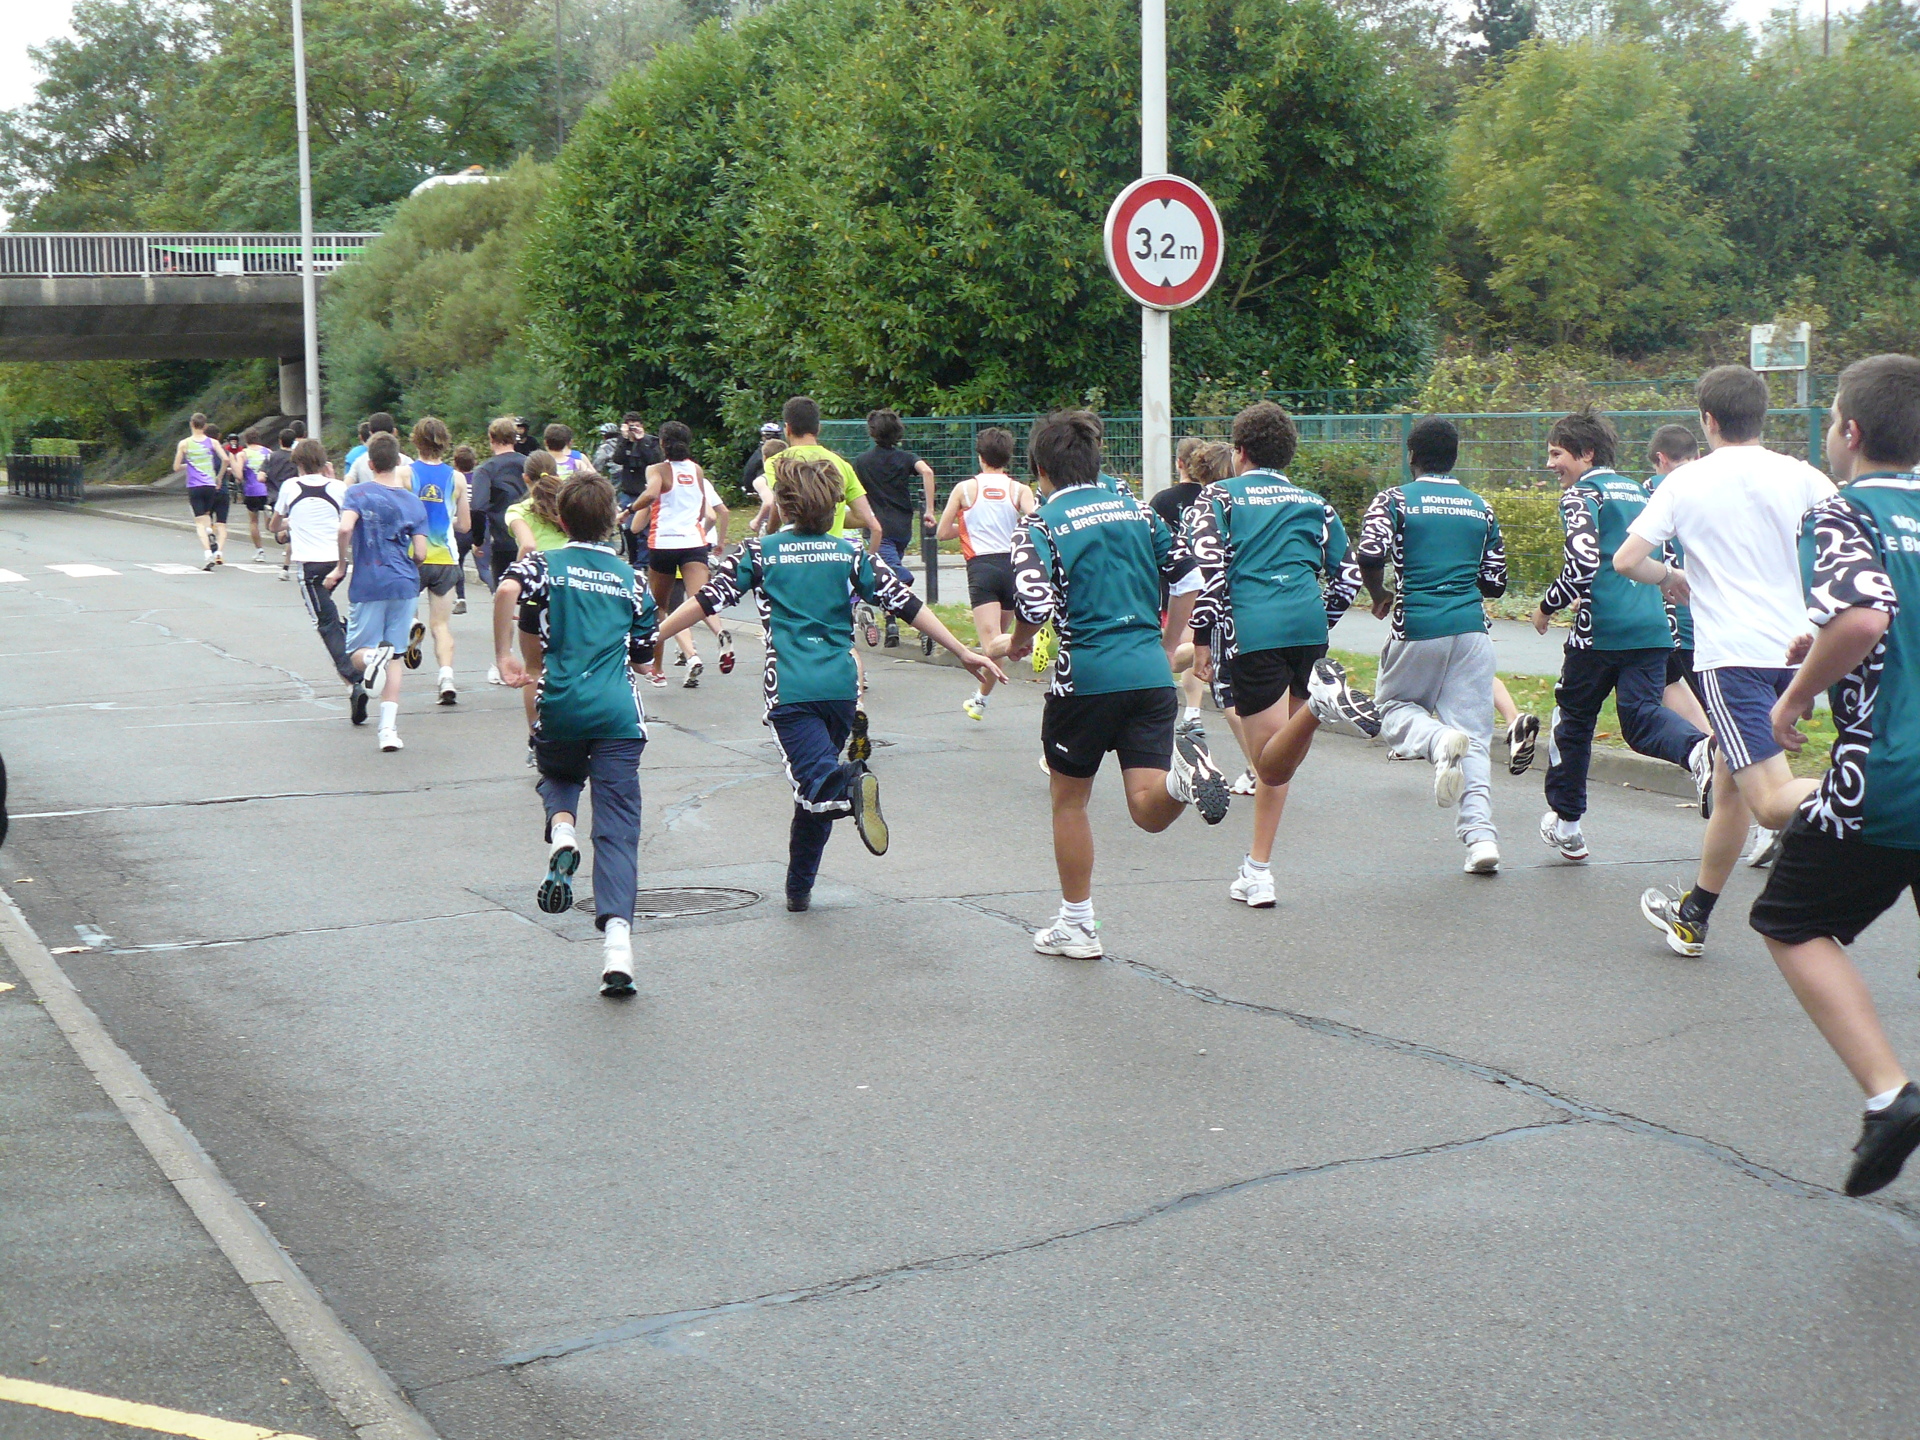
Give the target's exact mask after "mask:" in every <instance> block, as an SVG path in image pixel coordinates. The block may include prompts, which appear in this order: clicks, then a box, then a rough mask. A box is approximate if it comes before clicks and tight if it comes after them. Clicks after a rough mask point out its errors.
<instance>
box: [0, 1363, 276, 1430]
mask: <svg viewBox="0 0 1920 1440" xmlns="http://www.w3.org/2000/svg"><path fill="white" fill-rule="evenodd" d="M0 1400H11V1401H13V1402H14V1403H15V1404H17V1405H33V1406H37V1407H38V1408H39V1409H42V1410H58V1411H59V1412H60V1413H61V1414H63V1415H80V1416H84V1417H85V1418H86V1419H88V1420H104V1421H106V1422H107V1423H108V1424H109V1425H130V1426H132V1427H133V1428H134V1429H136V1430H150V1431H153V1432H155V1433H157V1434H161V1435H185V1436H186V1437H187V1440H308V1437H307V1436H304V1435H295V1434H293V1433H292V1432H291V1431H288V1430H262V1429H261V1428H260V1427H259V1426H258V1425H242V1424H239V1423H238V1422H236V1421H233V1420H221V1419H219V1418H218V1417H216V1416H213V1415H190V1414H188V1413H187V1412H186V1411H185V1410H168V1409H165V1408H163V1407H161V1406H159V1405H141V1404H139V1403H138V1402H136V1401H133V1400H115V1399H114V1398H113V1397H111V1396H109V1395H89V1394H87V1392H86V1391H84V1390H67V1389H64V1388H62V1387H61V1386H58V1385H41V1384H39V1383H38V1382H36V1381H33V1380H14V1379H10V1378H9V1377H7V1376H5V1375H0Z"/></svg>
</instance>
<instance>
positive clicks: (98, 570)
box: [46, 565, 120, 580]
mask: <svg viewBox="0 0 1920 1440" xmlns="http://www.w3.org/2000/svg"><path fill="white" fill-rule="evenodd" d="M46 568H47V569H49V570H58V571H59V572H60V573H61V574H62V575H71V576H72V577H73V578H74V579H76V580H89V579H92V578H93V577H94V576H95V575H118V574H119V573H120V572H119V571H118V570H109V569H108V568H107V567H106V566H104V565H49V566H47V567H46Z"/></svg>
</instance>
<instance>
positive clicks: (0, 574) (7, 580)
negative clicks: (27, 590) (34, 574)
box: [0, 570, 27, 585]
mask: <svg viewBox="0 0 1920 1440" xmlns="http://www.w3.org/2000/svg"><path fill="white" fill-rule="evenodd" d="M26 583H27V577H26V576H24V575H22V574H20V573H18V572H17V571H13V570H0V585H24V584H26Z"/></svg>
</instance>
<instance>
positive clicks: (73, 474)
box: [7, 455, 87, 501]
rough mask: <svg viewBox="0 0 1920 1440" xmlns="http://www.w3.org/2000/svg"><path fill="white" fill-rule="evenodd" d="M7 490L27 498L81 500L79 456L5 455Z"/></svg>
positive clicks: (84, 494)
mask: <svg viewBox="0 0 1920 1440" xmlns="http://www.w3.org/2000/svg"><path fill="white" fill-rule="evenodd" d="M7 493H8V494H9V495H21V496H25V497H26V498H27V499H29V500H76V501H77V500H84V499H86V498H87V487H86V482H85V480H84V479H83V478H82V476H81V465H80V457H79V456H78V455H9V456H7Z"/></svg>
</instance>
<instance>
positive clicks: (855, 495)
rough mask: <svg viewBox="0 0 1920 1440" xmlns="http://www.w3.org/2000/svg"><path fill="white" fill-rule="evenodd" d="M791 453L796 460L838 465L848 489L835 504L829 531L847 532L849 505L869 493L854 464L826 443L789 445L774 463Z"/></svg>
mask: <svg viewBox="0 0 1920 1440" xmlns="http://www.w3.org/2000/svg"><path fill="white" fill-rule="evenodd" d="M789 455H791V456H793V458H794V459H796V460H831V461H833V463H834V465H835V466H836V467H838V469H839V471H840V478H841V479H842V480H844V481H845V482H846V491H845V494H844V495H843V497H842V498H841V501H840V503H839V504H838V505H836V506H834V509H833V529H831V530H829V531H828V532H827V533H828V534H829V535H844V534H846V533H847V507H848V506H849V505H851V504H852V503H853V502H854V501H856V500H859V499H861V498H862V497H864V496H865V495H866V493H867V487H866V486H864V485H862V484H861V483H860V477H859V476H858V475H856V474H854V471H853V466H852V465H851V464H850V463H848V462H847V461H846V460H844V459H842V458H841V457H840V456H839V455H836V454H835V453H834V452H833V451H831V450H829V449H827V447H826V446H824V445H789V446H788V447H787V448H786V449H784V450H782V451H781V452H780V453H779V454H778V455H776V456H774V457H773V463H774V464H776V465H777V464H779V463H780V461H781V460H783V459H785V458H786V457H787V456H789ZM768 478H769V480H771V478H772V477H771V476H769V477H768Z"/></svg>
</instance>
